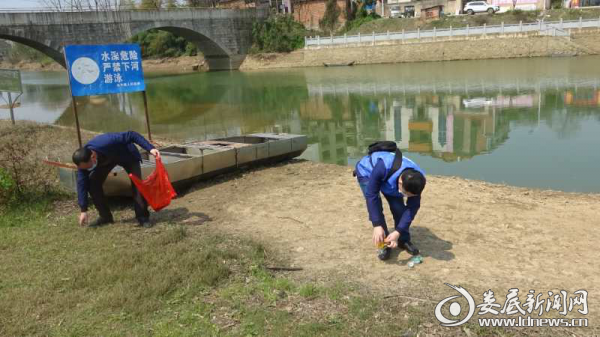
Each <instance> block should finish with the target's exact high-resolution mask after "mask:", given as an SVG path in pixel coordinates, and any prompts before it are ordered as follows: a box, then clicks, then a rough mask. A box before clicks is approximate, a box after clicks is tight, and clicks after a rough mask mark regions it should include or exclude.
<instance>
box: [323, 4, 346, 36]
mask: <svg viewBox="0 0 600 337" xmlns="http://www.w3.org/2000/svg"><path fill="white" fill-rule="evenodd" d="M340 12H341V11H340V8H339V7H338V5H337V1H336V0H327V4H326V8H325V14H324V15H323V18H322V19H321V20H320V21H319V27H320V28H321V29H322V30H323V31H324V32H328V33H333V31H334V30H335V27H336V26H337V23H338V19H339V17H340Z"/></svg>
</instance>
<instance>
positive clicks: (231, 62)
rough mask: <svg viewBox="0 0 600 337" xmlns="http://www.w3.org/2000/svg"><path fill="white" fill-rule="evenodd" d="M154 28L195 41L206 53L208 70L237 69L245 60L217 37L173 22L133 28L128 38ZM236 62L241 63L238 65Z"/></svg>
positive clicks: (200, 49) (203, 53)
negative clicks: (239, 58) (238, 56)
mask: <svg viewBox="0 0 600 337" xmlns="http://www.w3.org/2000/svg"><path fill="white" fill-rule="evenodd" d="M152 29H156V30H162V31H166V32H169V33H172V34H174V35H176V36H180V37H183V38H184V39H186V40H187V41H188V42H191V43H193V44H194V45H195V46H196V47H197V48H198V51H200V52H201V53H202V55H204V59H205V60H206V62H207V64H208V70H222V69H237V68H238V67H239V64H241V62H242V61H243V58H242V59H241V60H238V59H237V58H236V57H235V54H236V53H235V52H234V51H232V50H230V49H229V48H227V47H225V46H223V45H222V44H221V43H219V42H217V41H216V39H213V38H211V37H210V36H208V34H203V33H202V32H200V31H198V30H196V29H194V28H192V27H185V26H179V25H174V24H173V23H172V22H170V23H161V22H156V23H153V24H150V25H145V26H142V27H138V28H135V29H132V30H131V35H130V36H128V38H131V37H133V36H135V35H137V34H140V33H143V32H146V31H148V30H152ZM236 63H239V64H237V65H236Z"/></svg>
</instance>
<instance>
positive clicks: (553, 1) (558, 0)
mask: <svg viewBox="0 0 600 337" xmlns="http://www.w3.org/2000/svg"><path fill="white" fill-rule="evenodd" d="M562 6H563V2H562V0H550V8H552V9H560V8H562Z"/></svg>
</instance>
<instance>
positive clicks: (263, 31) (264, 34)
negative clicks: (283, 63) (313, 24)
mask: <svg viewBox="0 0 600 337" xmlns="http://www.w3.org/2000/svg"><path fill="white" fill-rule="evenodd" d="M306 34H307V31H306V29H305V28H304V26H303V25H302V24H301V23H299V22H296V21H294V18H292V16H290V15H277V16H271V17H269V18H268V19H267V20H265V21H263V22H255V23H254V25H253V27H252V44H253V45H252V49H251V50H250V52H252V53H289V52H291V51H293V50H296V49H300V48H302V47H304V37H305V36H306Z"/></svg>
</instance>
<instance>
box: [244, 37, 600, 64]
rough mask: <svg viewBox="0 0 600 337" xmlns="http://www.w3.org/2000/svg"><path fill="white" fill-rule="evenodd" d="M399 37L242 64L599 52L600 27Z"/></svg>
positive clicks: (258, 58)
mask: <svg viewBox="0 0 600 337" xmlns="http://www.w3.org/2000/svg"><path fill="white" fill-rule="evenodd" d="M399 42H402V41H398V42H385V43H378V44H375V45H372V43H371V42H369V43H362V44H353V45H347V46H322V47H318V48H310V49H303V50H297V51H294V52H292V53H289V54H260V55H249V56H248V57H246V59H245V61H244V63H243V64H242V66H241V68H240V70H255V69H272V68H293V67H319V66H323V63H333V64H336V63H339V64H345V63H349V62H355V64H378V63H403V62H423V61H454V60H482V59H498V58H516V57H543V56H546V57H551V56H579V55H598V54H600V34H599V33H598V30H597V29H590V30H583V31H573V32H572V34H571V36H570V38H569V37H553V36H541V35H538V34H537V33H535V34H511V35H502V36H498V35H489V36H483V37H474V38H452V39H449V38H444V39H440V38H438V39H436V40H433V39H429V40H420V41H417V40H407V41H404V43H399Z"/></svg>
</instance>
